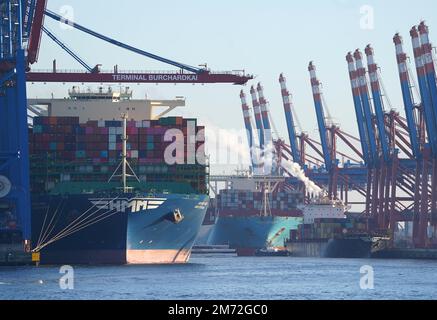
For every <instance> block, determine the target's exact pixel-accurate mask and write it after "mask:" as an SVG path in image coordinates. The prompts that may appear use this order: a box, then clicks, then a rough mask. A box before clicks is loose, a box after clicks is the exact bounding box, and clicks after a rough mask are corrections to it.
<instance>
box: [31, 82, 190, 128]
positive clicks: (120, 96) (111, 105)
mask: <svg viewBox="0 0 437 320" xmlns="http://www.w3.org/2000/svg"><path fill="white" fill-rule="evenodd" d="M68 93H69V95H68V97H66V98H63V99H55V98H53V97H52V98H35V99H28V106H29V107H30V109H31V110H32V107H35V106H38V107H40V106H45V110H46V111H45V112H44V114H42V115H44V116H52V117H79V122H80V123H85V122H87V121H88V120H119V119H120V114H122V113H128V114H129V117H130V118H131V119H141V120H156V119H159V118H160V117H162V116H164V115H166V114H167V113H169V112H170V111H171V110H173V109H175V108H177V107H185V99H184V98H183V97H176V99H174V100H152V99H147V98H146V99H138V100H136V99H133V98H132V90H130V89H129V88H128V87H125V88H120V89H119V90H118V91H114V90H112V88H111V87H108V88H106V89H104V88H103V87H99V88H98V89H97V90H91V89H85V90H82V89H80V88H79V87H73V88H72V89H70V90H69V91H68ZM158 108H161V109H160V110H159V112H156V113H155V110H157V109H158Z"/></svg>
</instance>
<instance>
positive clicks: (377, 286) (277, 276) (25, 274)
mask: <svg viewBox="0 0 437 320" xmlns="http://www.w3.org/2000/svg"><path fill="white" fill-rule="evenodd" d="M71 270H73V272H71ZM63 271H65V270H63ZM66 271H67V273H66V274H65V273H62V274H61V273H60V267H59V266H56V267H54V266H53V267H46V266H43V267H39V268H35V267H14V268H13V267H0V299H38V300H39V299H44V300H48V299H93V300H96V299H147V300H149V299H159V300H163V299H165V300H167V299H171V300H173V299H178V300H179V299H180V300H192V299H194V300H197V299H199V300H211V299H214V300H215V299H219V300H222V299H226V300H227V299H231V300H236V299H243V300H252V299H275V300H296V299H299V300H302V299H360V300H362V299H375V300H381V299H437V261H418V260H375V259H369V260H365V259H318V258H292V257H247V258H246V257H244V258H240V257H233V256H203V255H193V256H192V258H191V260H190V263H188V264H185V265H155V266H134V265H129V266H98V267H90V266H73V268H72V269H69V268H68V267H67V269H66ZM360 271H362V272H363V273H360ZM372 276H373V277H372ZM61 277H64V278H62V279H61ZM372 278H373V280H372ZM60 279H61V280H60ZM73 287H74V288H73ZM371 287H373V289H365V288H371Z"/></svg>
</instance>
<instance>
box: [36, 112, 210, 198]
mask: <svg viewBox="0 0 437 320" xmlns="http://www.w3.org/2000/svg"><path fill="white" fill-rule="evenodd" d="M189 123H190V124H192V127H193V131H194V130H195V131H194V132H195V134H196V136H197V140H204V134H203V130H204V127H202V126H197V122H196V120H195V119H184V118H182V117H168V118H161V119H159V120H147V121H146V120H143V121H128V124H127V135H128V142H127V156H128V159H129V162H130V164H131V166H132V167H133V169H134V171H135V173H136V174H137V175H138V177H139V178H140V180H145V181H151V182H154V181H156V182H165V181H166V179H168V181H180V182H189V183H190V185H191V186H192V188H193V190H195V191H205V190H203V189H204V188H205V185H206V183H205V182H206V181H205V170H206V166H205V158H204V153H201V152H198V153H197V154H198V155H200V157H201V158H199V156H198V157H197V158H196V160H195V163H191V164H190V163H189V159H188V153H187V152H188V151H187V150H188V147H187V144H188V129H187V127H188V125H189ZM169 129H176V130H180V131H179V132H181V138H182V136H183V139H184V140H183V153H182V152H181V153H173V156H175V158H174V159H175V160H176V164H172V163H170V164H167V162H166V161H165V159H164V156H165V150H166V149H167V147H169V146H170V145H171V144H173V143H174V140H171V141H165V139H164V136H165V133H166V132H167V130H169ZM29 130H30V134H29V141H30V154H31V159H32V161H31V172H32V175H31V177H32V181H31V182H32V192H40V191H44V190H50V189H51V188H53V187H54V185H55V184H56V183H57V182H62V181H78V182H80V181H103V182H104V181H108V178H109V176H110V175H111V174H112V172H113V171H114V170H115V169H116V166H117V165H118V163H119V161H120V159H121V151H122V140H121V136H122V130H123V128H122V122H121V121H87V122H86V123H79V118H78V117H37V118H34V126H33V129H29ZM195 144H196V150H198V148H202V145H203V141H198V142H196V143H195ZM180 147H181V145H180ZM181 149H182V148H181ZM171 150H173V149H171Z"/></svg>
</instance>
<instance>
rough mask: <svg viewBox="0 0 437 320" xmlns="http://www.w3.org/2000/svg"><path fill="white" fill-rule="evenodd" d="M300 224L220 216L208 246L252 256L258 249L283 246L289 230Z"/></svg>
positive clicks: (297, 220) (293, 219) (288, 220)
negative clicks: (224, 246)
mask: <svg viewBox="0 0 437 320" xmlns="http://www.w3.org/2000/svg"><path fill="white" fill-rule="evenodd" d="M302 221H303V218H302V217H279V216H273V217H261V216H259V215H258V216H240V217H238V216H219V217H218V219H217V222H216V225H215V227H214V229H213V230H212V233H211V235H210V236H209V239H208V244H210V245H225V244H226V245H229V246H230V247H231V248H233V249H236V250H237V253H238V255H241V256H253V255H255V253H256V250H257V249H262V248H265V247H285V244H284V243H285V240H286V239H287V238H288V237H289V235H290V230H296V229H297V227H298V225H299V224H301V223H302Z"/></svg>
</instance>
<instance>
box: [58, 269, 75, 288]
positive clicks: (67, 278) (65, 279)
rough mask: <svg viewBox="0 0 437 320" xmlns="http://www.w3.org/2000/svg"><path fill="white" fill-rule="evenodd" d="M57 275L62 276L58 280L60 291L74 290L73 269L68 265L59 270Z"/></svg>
mask: <svg viewBox="0 0 437 320" xmlns="http://www.w3.org/2000/svg"><path fill="white" fill-rule="evenodd" d="M59 273H60V274H62V275H63V276H61V278H60V279H59V288H60V289H61V290H73V289H74V268H73V267H72V266H69V265H64V266H62V267H61V268H60V269H59Z"/></svg>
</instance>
